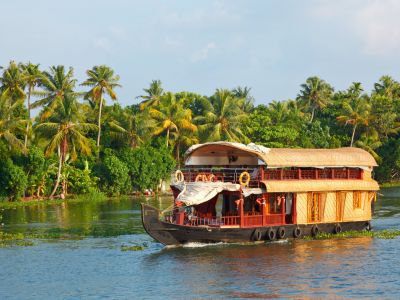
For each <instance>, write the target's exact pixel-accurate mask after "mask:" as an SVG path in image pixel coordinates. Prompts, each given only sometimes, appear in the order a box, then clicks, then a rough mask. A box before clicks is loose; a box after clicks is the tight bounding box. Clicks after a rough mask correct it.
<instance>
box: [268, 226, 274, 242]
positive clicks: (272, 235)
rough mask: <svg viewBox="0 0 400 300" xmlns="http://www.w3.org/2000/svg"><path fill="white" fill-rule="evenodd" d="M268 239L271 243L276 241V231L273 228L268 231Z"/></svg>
mask: <svg viewBox="0 0 400 300" xmlns="http://www.w3.org/2000/svg"><path fill="white" fill-rule="evenodd" d="M267 238H268V239H269V240H270V241H273V240H274V239H275V230H273V229H272V228H268V231H267Z"/></svg>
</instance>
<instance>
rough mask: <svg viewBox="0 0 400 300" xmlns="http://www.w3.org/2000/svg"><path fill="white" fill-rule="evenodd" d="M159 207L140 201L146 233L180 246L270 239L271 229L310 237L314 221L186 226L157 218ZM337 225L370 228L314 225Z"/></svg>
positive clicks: (321, 228) (332, 229)
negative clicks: (270, 224)
mask: <svg viewBox="0 0 400 300" xmlns="http://www.w3.org/2000/svg"><path fill="white" fill-rule="evenodd" d="M159 217H160V212H159V210H158V209H156V208H154V207H152V206H150V205H147V204H142V222H143V227H144V229H145V230H146V232H147V233H148V234H149V235H150V236H151V237H152V238H154V239H155V240H156V241H158V242H160V243H162V244H164V245H182V244H186V243H190V242H198V243H218V242H224V243H243V242H254V241H259V240H269V239H270V236H269V234H270V231H274V238H273V239H278V238H279V235H278V231H279V230H281V229H282V228H283V229H284V232H285V236H284V237H281V238H293V237H295V230H296V229H297V228H300V232H301V233H300V235H299V236H297V237H298V238H300V237H304V236H313V235H314V234H315V224H287V225H279V226H260V227H248V228H238V227H236V228H229V227H213V226H185V225H176V224H172V223H168V222H163V221H161V220H160V218H159ZM337 224H340V228H341V230H342V231H350V230H365V229H370V228H371V225H370V222H369V221H368V220H366V221H353V222H340V223H320V224H317V227H318V232H320V233H321V232H325V233H334V232H335V227H336V226H337Z"/></svg>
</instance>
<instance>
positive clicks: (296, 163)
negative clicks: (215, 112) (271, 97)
mask: <svg viewBox="0 0 400 300" xmlns="http://www.w3.org/2000/svg"><path fill="white" fill-rule="evenodd" d="M213 155H220V156H222V155H237V156H249V155H250V156H256V157H258V158H259V159H261V160H262V161H264V162H265V164H266V165H267V166H268V167H344V166H347V167H374V166H377V164H376V161H375V159H374V158H373V157H372V155H371V154H369V153H368V152H367V151H365V150H362V149H360V148H353V147H352V148H349V147H347V148H337V149H289V148H266V147H263V146H259V145H255V144H249V145H244V144H240V143H229V142H213V143H205V144H198V145H194V146H192V147H190V148H189V149H188V151H186V157H187V158H189V157H191V156H193V157H202V156H203V157H205V156H213Z"/></svg>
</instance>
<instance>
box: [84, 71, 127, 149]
mask: <svg viewBox="0 0 400 300" xmlns="http://www.w3.org/2000/svg"><path fill="white" fill-rule="evenodd" d="M86 75H87V76H88V78H87V79H86V80H85V81H84V82H83V83H82V85H83V86H89V87H91V89H90V90H89V91H88V92H87V93H86V94H85V99H92V100H93V101H94V102H96V103H97V104H98V110H99V111H98V115H97V126H98V133H97V147H100V136H101V112H102V108H103V103H104V98H103V95H104V94H106V95H108V96H109V97H110V98H111V100H117V94H116V93H115V88H116V87H120V86H121V85H120V84H119V83H118V81H119V76H118V75H115V74H114V70H113V69H111V68H110V67H108V66H105V65H101V66H94V67H93V68H92V69H91V70H87V71H86Z"/></svg>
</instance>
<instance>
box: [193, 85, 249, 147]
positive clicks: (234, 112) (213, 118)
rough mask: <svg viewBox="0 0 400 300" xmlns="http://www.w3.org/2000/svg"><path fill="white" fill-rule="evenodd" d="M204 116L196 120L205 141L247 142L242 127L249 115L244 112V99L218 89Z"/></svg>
mask: <svg viewBox="0 0 400 300" xmlns="http://www.w3.org/2000/svg"><path fill="white" fill-rule="evenodd" d="M209 100H210V101H209V102H208V103H207V104H206V105H207V106H206V107H205V109H204V111H205V112H204V115H202V116H198V117H196V118H195V121H196V122H197V124H199V125H198V127H199V130H200V133H201V138H202V140H203V141H209V142H213V141H221V140H224V141H229V142H247V141H248V138H247V137H246V135H245V134H244V132H243V130H242V127H243V124H244V123H245V121H246V120H247V118H248V116H247V114H246V113H245V112H244V111H243V110H242V107H243V99H238V98H236V97H235V96H234V95H233V94H232V93H231V91H229V90H222V89H217V91H216V92H215V94H214V95H213V96H212V97H211V98H210V99H209Z"/></svg>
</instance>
